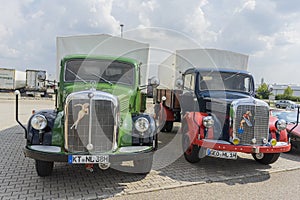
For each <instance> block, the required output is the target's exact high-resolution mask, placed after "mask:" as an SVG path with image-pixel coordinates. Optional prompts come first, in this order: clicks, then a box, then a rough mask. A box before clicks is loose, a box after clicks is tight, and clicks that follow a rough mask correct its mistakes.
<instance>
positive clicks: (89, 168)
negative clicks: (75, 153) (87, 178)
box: [85, 164, 94, 172]
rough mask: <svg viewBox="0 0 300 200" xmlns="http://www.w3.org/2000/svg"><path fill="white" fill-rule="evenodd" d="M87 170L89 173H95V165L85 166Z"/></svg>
mask: <svg viewBox="0 0 300 200" xmlns="http://www.w3.org/2000/svg"><path fill="white" fill-rule="evenodd" d="M85 169H86V170H88V171H89V172H93V171H94V164H85Z"/></svg>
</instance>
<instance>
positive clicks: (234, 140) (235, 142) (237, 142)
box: [232, 137, 240, 145]
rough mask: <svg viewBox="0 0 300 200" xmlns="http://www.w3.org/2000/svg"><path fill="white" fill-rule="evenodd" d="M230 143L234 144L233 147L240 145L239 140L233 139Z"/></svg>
mask: <svg viewBox="0 0 300 200" xmlns="http://www.w3.org/2000/svg"><path fill="white" fill-rule="evenodd" d="M232 143H233V144H234V145H238V144H239V143H240V139H239V138H237V137H236V138H233V140H232Z"/></svg>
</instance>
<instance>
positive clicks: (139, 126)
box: [134, 117, 150, 134]
mask: <svg viewBox="0 0 300 200" xmlns="http://www.w3.org/2000/svg"><path fill="white" fill-rule="evenodd" d="M134 128H135V129H136V130H137V131H138V132H139V133H142V134H143V133H145V132H146V131H148V130H149V128H150V122H149V120H148V119H147V118H146V117H139V118H137V119H136V120H135V122H134Z"/></svg>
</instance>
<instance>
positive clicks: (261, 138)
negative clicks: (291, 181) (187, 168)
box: [179, 68, 290, 164]
mask: <svg viewBox="0 0 300 200" xmlns="http://www.w3.org/2000/svg"><path fill="white" fill-rule="evenodd" d="M180 83H183V84H182V85H179V87H181V89H182V93H181V95H180V96H179V100H180V105H181V123H182V124H181V131H182V147H183V151H184V156H185V158H186V160H187V161H189V162H191V163H195V162H198V161H199V160H200V159H201V158H202V157H203V156H212V157H218V158H227V159H236V158H237V152H243V153H250V154H252V156H253V158H254V159H255V160H256V161H258V162H260V163H262V164H271V163H273V162H275V161H276V160H277V159H278V158H279V155H280V153H281V152H287V151H289V150H290V143H289V140H288V136H287V132H286V130H285V128H286V122H285V121H284V120H277V119H276V118H274V117H272V116H270V115H269V106H268V104H267V103H265V102H264V101H262V100H259V99H256V98H255V97H254V94H255V91H254V80H253V77H252V75H251V74H250V73H249V72H247V71H243V70H231V69H221V68H214V69H212V68H208V69H205V68H198V69H197V68H191V69H188V70H186V71H185V72H184V73H183V74H182V82H180Z"/></svg>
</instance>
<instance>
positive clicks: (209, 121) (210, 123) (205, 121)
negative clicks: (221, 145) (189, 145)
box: [202, 116, 215, 128]
mask: <svg viewBox="0 0 300 200" xmlns="http://www.w3.org/2000/svg"><path fill="white" fill-rule="evenodd" d="M202 123H203V126H205V127H206V128H211V127H213V126H214V124H215V121H214V119H213V117H212V116H206V117H204V118H203V120H202Z"/></svg>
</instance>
